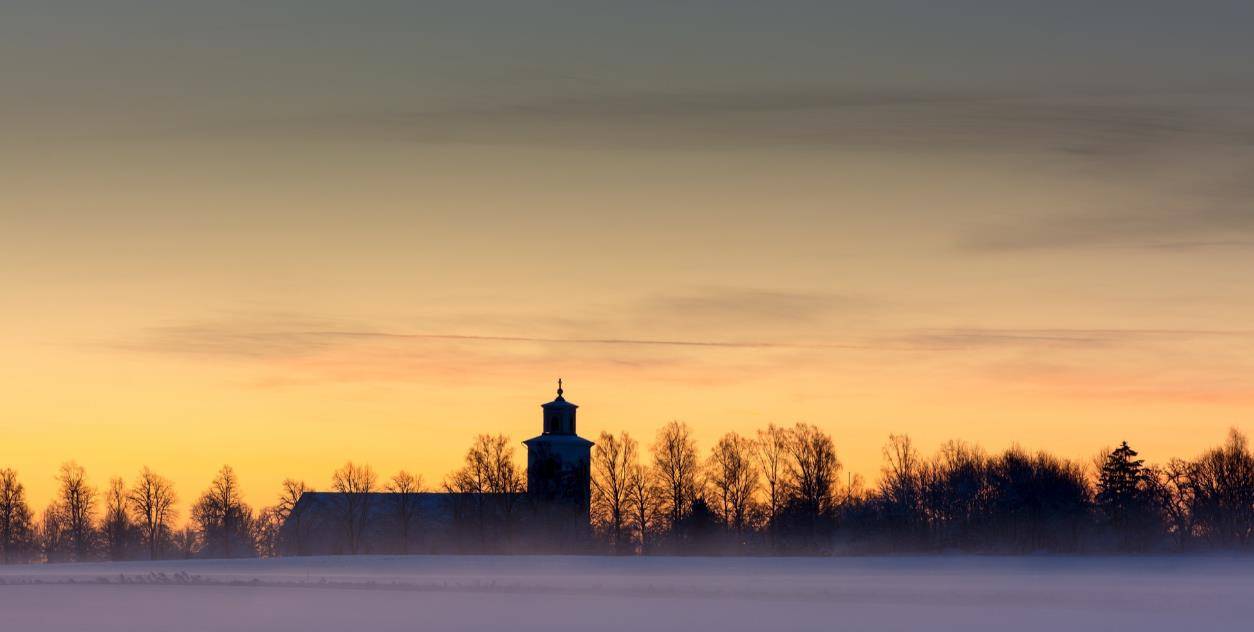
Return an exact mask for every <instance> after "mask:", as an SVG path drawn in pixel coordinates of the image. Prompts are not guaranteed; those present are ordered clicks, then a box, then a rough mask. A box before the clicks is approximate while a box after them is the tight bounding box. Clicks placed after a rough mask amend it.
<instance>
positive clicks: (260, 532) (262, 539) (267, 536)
mask: <svg viewBox="0 0 1254 632" xmlns="http://www.w3.org/2000/svg"><path fill="white" fill-rule="evenodd" d="M249 526H250V529H249V533H250V535H251V541H252V549H253V550H254V551H256V552H257V555H258V556H260V557H278V556H279V530H280V529H281V528H282V527H283V521H282V520H281V519H280V518H279V512H278V509H277V508H275V507H262V508H261V509H259V510H258V511H257V515H256V516H254V517H253V519H252V521H251V522H250V525H249Z"/></svg>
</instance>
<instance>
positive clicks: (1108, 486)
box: [592, 422, 1254, 555]
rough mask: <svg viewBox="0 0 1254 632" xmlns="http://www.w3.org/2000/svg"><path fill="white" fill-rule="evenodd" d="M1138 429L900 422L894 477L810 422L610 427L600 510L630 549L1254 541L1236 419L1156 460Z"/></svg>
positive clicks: (1083, 546)
mask: <svg viewBox="0 0 1254 632" xmlns="http://www.w3.org/2000/svg"><path fill="white" fill-rule="evenodd" d="M1138 457H1139V455H1138V454H1137V452H1136V451H1135V450H1133V449H1132V447H1130V446H1129V445H1128V444H1127V443H1126V442H1125V443H1122V444H1121V445H1119V446H1118V447H1117V448H1114V449H1111V450H1103V451H1102V452H1101V453H1100V455H1099V456H1098V457H1096V458H1094V459H1093V461H1092V462H1091V463H1080V462H1075V461H1072V460H1068V459H1063V458H1060V457H1057V456H1054V455H1051V454H1049V453H1047V452H1035V453H1033V452H1029V451H1027V450H1024V449H1023V448H1020V447H1018V446H1013V447H1011V448H1009V449H1006V450H1005V451H1003V452H1001V453H997V454H989V453H987V452H985V451H984V450H983V449H981V448H979V447H978V446H976V445H973V444H970V443H965V442H962V441H950V442H947V443H945V444H944V445H942V446H941V447H940V449H939V450H938V451H937V452H936V453H935V454H933V455H931V456H924V455H922V454H920V452H919V450H918V449H917V448H916V447H915V446H914V444H913V443H912V442H911V440H910V439H909V437H906V436H902V435H892V436H890V437H889V439H888V442H887V444H886V445H885V446H884V449H883V466H882V470H881V476H880V481H879V483H878V484H877V485H875V486H874V487H867V486H866V485H864V483H863V481H862V480H861V479H860V478H859V477H858V476H854V475H842V465H841V462H840V459H839V457H838V455H837V451H836V447H835V441H834V440H833V438H832V437H831V436H830V435H829V434H828V433H826V432H823V431H822V430H820V429H819V428H817V427H815V426H813V425H809V424H797V425H795V426H792V427H780V426H776V425H770V426H768V427H767V428H765V429H763V430H760V431H758V432H757V433H756V434H755V436H752V437H745V436H742V435H739V434H737V433H728V434H726V435H724V436H723V437H722V438H720V439H719V440H718V441H717V442H716V443H715V444H714V445H713V446H712V447H711V448H710V449H709V451H708V452H706V453H705V454H704V455H703V454H701V452H700V451H699V450H698V447H697V443H696V441H695V439H694V438H693V436H692V434H691V432H690V430H689V428H688V427H687V426H686V425H685V424H683V423H679V422H671V423H669V424H667V425H666V426H664V427H663V428H662V429H661V430H660V431H659V432H658V434H657V436H656V438H655V440H654V441H653V443H652V444H651V445H650V446H649V448H648V454H643V453H642V450H641V447H640V445H639V443H638V442H637V441H636V440H635V439H634V438H632V437H631V436H630V435H628V434H627V433H620V434H618V435H613V434H609V433H602V434H601V436H600V438H599V440H598V441H597V444H596V446H595V447H594V448H593V454H592V473H593V478H592V523H593V527H594V529H595V532H596V534H597V536H598V545H599V546H600V548H601V550H602V551H604V552H608V553H616V554H642V553H643V554H650V553H659V554H705V555H710V554H757V555H781V554H782V555H796V554H803V555H804V554H820V555H826V554H862V553H893V552H942V551H962V552H973V553H977V552H978V553H1012V554H1022V553H1034V552H1068V553H1084V552H1129V553H1130V552H1142V553H1144V552H1167V551H1189V550H1199V549H1248V548H1250V547H1251V546H1254V454H1252V453H1251V450H1250V447H1249V444H1248V441H1247V439H1246V437H1245V436H1244V435H1242V434H1241V433H1239V432H1237V431H1236V430H1233V431H1231V432H1230V433H1229V435H1228V437H1227V439H1226V440H1225V441H1224V442H1223V444H1222V445H1219V446H1217V447H1215V448H1212V449H1210V450H1207V451H1206V452H1204V453H1203V454H1201V455H1200V456H1198V457H1197V458H1195V459H1193V460H1184V459H1171V460H1169V461H1167V462H1166V463H1165V464H1163V465H1147V464H1146V463H1145V461H1144V460H1143V459H1140V458H1138Z"/></svg>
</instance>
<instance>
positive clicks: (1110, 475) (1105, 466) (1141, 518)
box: [1096, 441, 1158, 549]
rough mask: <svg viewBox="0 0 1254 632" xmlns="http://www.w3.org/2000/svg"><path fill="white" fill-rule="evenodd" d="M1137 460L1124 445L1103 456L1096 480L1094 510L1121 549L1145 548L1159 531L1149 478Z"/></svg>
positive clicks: (1132, 451)
mask: <svg viewBox="0 0 1254 632" xmlns="http://www.w3.org/2000/svg"><path fill="white" fill-rule="evenodd" d="M1136 456H1137V453H1136V451H1135V450H1133V449H1132V448H1130V447H1129V446H1128V442H1127V441H1124V442H1123V443H1122V444H1120V446H1119V447H1118V448H1116V449H1115V450H1114V451H1112V452H1111V453H1110V454H1109V455H1107V456H1106V459H1105V461H1104V462H1103V463H1102V467H1101V471H1100V473H1099V474H1098V480H1097V496H1096V505H1097V509H1098V510H1099V511H1100V512H1101V515H1102V517H1103V518H1104V519H1105V523H1106V525H1107V526H1109V527H1110V528H1111V529H1113V530H1114V532H1115V534H1116V536H1117V537H1118V538H1119V540H1120V548H1123V549H1143V548H1145V547H1146V546H1148V545H1149V544H1150V540H1151V538H1152V536H1153V535H1154V533H1155V532H1156V531H1157V530H1158V517H1157V515H1156V512H1155V508H1154V504H1155V503H1154V492H1153V488H1152V486H1151V482H1150V477H1149V474H1148V473H1147V472H1146V470H1145V468H1144V463H1145V462H1144V461H1143V460H1141V459H1138V458H1136Z"/></svg>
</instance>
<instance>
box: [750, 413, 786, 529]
mask: <svg viewBox="0 0 1254 632" xmlns="http://www.w3.org/2000/svg"><path fill="white" fill-rule="evenodd" d="M791 442H792V438H791V435H790V433H789V432H788V429H787V428H781V427H779V426H776V425H775V424H770V425H768V426H767V427H766V429H765V430H759V431H758V438H757V440H756V441H754V443H753V448H754V449H753V455H754V458H755V460H756V461H757V465H758V471H759V472H760V473H761V475H762V483H763V487H764V492H765V498H764V503H763V509H764V510H765V514H766V528H767V531H768V532H770V531H773V530H774V527H775V522H776V520H777V519H778V518H779V514H780V512H782V511H783V510H784V504H785V503H787V502H788V496H789V494H790V493H791V490H789V489H788V455H789V453H790V449H789V445H790V444H791Z"/></svg>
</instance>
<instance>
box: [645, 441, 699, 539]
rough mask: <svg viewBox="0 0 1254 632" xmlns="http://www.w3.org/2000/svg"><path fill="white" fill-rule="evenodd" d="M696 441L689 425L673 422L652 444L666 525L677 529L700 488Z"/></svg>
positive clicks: (689, 509)
mask: <svg viewBox="0 0 1254 632" xmlns="http://www.w3.org/2000/svg"><path fill="white" fill-rule="evenodd" d="M699 467H700V465H699V463H698V461H697V443H696V441H695V440H693V438H692V433H691V432H690V431H689V430H688V425H687V424H685V423H682V422H679V421H671V422H670V423H668V424H666V425H665V426H663V427H662V429H661V430H660V431H658V435H657V441H656V442H654V444H653V469H654V471H655V473H656V476H657V479H658V484H659V485H660V487H661V491H662V505H663V508H664V510H665V512H666V516H667V520H668V523H667V527H668V528H671V529H674V528H675V526H676V525H678V524H679V523H680V522H681V521H683V519H684V518H686V517H687V516H688V514H689V513H691V511H692V503H693V502H694V501H695V500H696V499H697V493H698V490H699V489H700V485H699V482H698V477H699V475H700V472H699V471H698V469H699Z"/></svg>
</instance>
